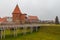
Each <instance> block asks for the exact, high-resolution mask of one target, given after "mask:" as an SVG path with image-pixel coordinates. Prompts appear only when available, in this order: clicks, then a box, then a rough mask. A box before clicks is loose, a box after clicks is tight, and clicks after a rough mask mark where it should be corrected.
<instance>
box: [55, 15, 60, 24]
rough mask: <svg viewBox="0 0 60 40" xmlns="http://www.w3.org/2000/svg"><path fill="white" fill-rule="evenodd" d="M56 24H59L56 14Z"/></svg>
mask: <svg viewBox="0 0 60 40" xmlns="http://www.w3.org/2000/svg"><path fill="white" fill-rule="evenodd" d="M55 24H59V19H58V16H56V18H55Z"/></svg>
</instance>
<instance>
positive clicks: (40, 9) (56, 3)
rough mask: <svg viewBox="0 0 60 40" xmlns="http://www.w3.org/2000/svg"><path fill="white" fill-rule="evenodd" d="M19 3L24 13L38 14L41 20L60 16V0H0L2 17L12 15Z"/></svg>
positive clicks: (0, 14) (0, 15)
mask: <svg viewBox="0 0 60 40" xmlns="http://www.w3.org/2000/svg"><path fill="white" fill-rule="evenodd" d="M17 4H18V5H19V8H20V9H21V11H22V13H26V14H27V15H34V16H38V17H39V19H41V20H46V19H51V20H52V19H54V18H55V16H59V17H60V0H0V17H4V16H12V12H13V9H14V8H15V6H16V5H17Z"/></svg>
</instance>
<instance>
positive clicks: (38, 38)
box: [3, 26, 60, 40]
mask: <svg viewBox="0 0 60 40" xmlns="http://www.w3.org/2000/svg"><path fill="white" fill-rule="evenodd" d="M7 33H8V32H7ZM18 33H19V32H18ZM3 40H60V27H59V26H43V27H40V30H39V31H38V32H33V33H27V34H26V35H22V34H18V36H17V37H10V36H9V35H6V39H3Z"/></svg>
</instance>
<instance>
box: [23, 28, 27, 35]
mask: <svg viewBox="0 0 60 40" xmlns="http://www.w3.org/2000/svg"><path fill="white" fill-rule="evenodd" d="M26 28H27V27H23V34H24V35H26Z"/></svg>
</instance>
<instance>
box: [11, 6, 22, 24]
mask: <svg viewBox="0 0 60 40" xmlns="http://www.w3.org/2000/svg"><path fill="white" fill-rule="evenodd" d="M21 14H22V13H21V10H20V9H19V7H18V5H16V7H15V9H14V11H13V13H12V16H13V17H12V19H13V22H16V23H20V16H21Z"/></svg>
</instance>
